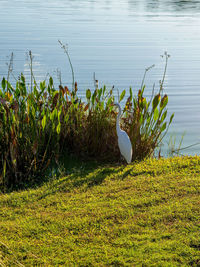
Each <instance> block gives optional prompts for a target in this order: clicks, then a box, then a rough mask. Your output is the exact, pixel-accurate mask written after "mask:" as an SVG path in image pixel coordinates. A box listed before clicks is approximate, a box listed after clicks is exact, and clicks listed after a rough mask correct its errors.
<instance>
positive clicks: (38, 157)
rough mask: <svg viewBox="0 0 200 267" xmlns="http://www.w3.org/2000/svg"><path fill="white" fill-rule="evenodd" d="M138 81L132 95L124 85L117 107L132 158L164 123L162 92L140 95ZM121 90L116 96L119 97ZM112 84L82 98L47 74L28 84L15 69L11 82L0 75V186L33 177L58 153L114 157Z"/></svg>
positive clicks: (150, 149)
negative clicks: (120, 109)
mask: <svg viewBox="0 0 200 267" xmlns="http://www.w3.org/2000/svg"><path fill="white" fill-rule="evenodd" d="M144 89H145V87H144V86H143V87H142V89H141V90H139V91H138V94H137V95H136V96H133V92H132V89H131V88H130V90H129V96H128V97H127V99H126V101H125V105H124V109H123V115H122V119H121V128H122V129H124V130H125V131H127V133H128V134H129V136H130V139H131V142H132V146H133V160H141V159H143V158H145V157H148V156H152V155H153V153H154V151H155V148H157V147H158V146H159V145H160V143H161V141H162V138H163V137H164V135H165V134H166V132H167V130H168V128H169V125H170V124H171V122H172V119H173V115H172V116H171V117H170V120H169V122H168V123H167V109H166V106H167V103H168V97H167V95H164V96H163V95H162V87H160V90H159V92H158V94H152V97H151V99H150V100H147V98H145V97H144ZM125 94H126V91H125V90H124V91H123V92H122V93H121V95H120V98H119V101H120V102H121V101H122V100H124V99H125ZM114 101H115V97H114V94H113V90H112V89H111V90H109V91H108V90H107V89H106V87H105V86H104V87H103V88H100V89H99V88H96V89H95V90H94V91H93V92H92V91H91V90H90V89H87V90H86V101H85V102H82V101H81V99H80V98H79V97H78V87H77V84H76V83H75V85H74V88H73V89H72V91H70V90H69V89H68V88H67V87H63V86H59V88H58V90H56V89H55V87H54V83H53V79H52V78H51V77H50V79H49V82H48V84H46V83H45V81H43V82H41V83H40V86H39V87H38V86H37V83H36V82H34V85H32V84H31V90H30V89H29V88H28V86H27V84H26V81H25V77H24V75H23V74H21V76H20V78H19V80H18V81H17V82H16V85H15V88H14V87H13V86H12V85H11V84H10V83H9V82H8V81H6V80H5V78H3V79H2V82H1V89H0V151H1V157H0V186H1V190H6V189H7V188H12V187H15V188H16V187H21V186H24V185H26V184H29V183H35V182H36V180H37V179H38V178H39V177H42V175H43V174H44V172H45V170H46V169H47V168H48V167H49V166H50V164H51V163H52V161H54V162H56V163H58V162H59V158H60V156H62V157H63V155H65V154H68V155H69V154H74V155H76V156H77V157H80V158H84V159H88V158H93V159H96V160H101V161H105V160H106V161H113V162H114V161H119V159H120V153H119V148H118V144H117V135H116V127H115V125H116V111H115V109H114V107H113V105H112V104H113V102H114Z"/></svg>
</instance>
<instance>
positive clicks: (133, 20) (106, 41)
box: [0, 0, 200, 155]
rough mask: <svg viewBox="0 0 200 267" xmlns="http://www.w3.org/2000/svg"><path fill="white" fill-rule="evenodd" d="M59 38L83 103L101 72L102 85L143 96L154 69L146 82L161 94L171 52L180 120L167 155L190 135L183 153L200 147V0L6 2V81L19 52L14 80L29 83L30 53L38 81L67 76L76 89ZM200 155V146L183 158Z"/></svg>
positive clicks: (2, 17)
mask: <svg viewBox="0 0 200 267" xmlns="http://www.w3.org/2000/svg"><path fill="white" fill-rule="evenodd" d="M58 39H59V40H61V41H62V42H63V43H65V44H66V43H67V44H68V51H69V53H70V56H71V60H72V63H73V67H74V71H75V79H76V81H77V82H78V87H79V89H80V92H79V95H80V96H82V97H84V90H85V89H86V88H88V87H90V88H94V83H93V73H94V72H95V73H96V78H97V79H98V80H99V83H100V86H101V85H103V84H106V85H107V86H108V87H111V86H112V85H114V86H115V90H116V91H115V93H116V95H117V89H118V90H119V91H122V90H123V89H127V90H128V89H129V86H132V88H133V90H134V91H135V92H137V90H138V88H139V87H140V85H141V81H142V77H143V74H144V70H145V68H147V67H149V66H150V65H152V64H155V67H154V68H153V69H152V70H151V71H149V72H148V74H147V77H146V81H145V84H146V94H147V95H149V94H150V93H151V90H152V87H153V84H154V83H155V84H156V88H157V89H158V87H159V80H160V79H161V78H162V73H163V69H164V60H163V59H162V58H161V57H160V55H162V54H163V53H164V52H165V51H167V52H168V53H169V54H170V55H171V57H170V59H169V63H168V70H167V75H166V80H165V86H164V92H166V93H167V94H168V96H169V107H168V109H169V113H170V114H171V113H172V112H175V117H174V121H173V124H172V126H171V127H170V130H169V133H168V135H167V137H166V138H165V144H166V145H165V147H164V148H163V151H164V152H166V150H167V147H168V145H167V142H168V140H169V137H170V135H171V134H173V136H176V140H177V145H178V143H179V140H180V139H181V136H182V134H183V133H184V132H185V136H184V139H183V145H182V146H183V147H185V146H189V145H191V144H194V143H198V142H200V123H199V121H200V53H199V51H200V1H197V0H196V1H192V0H188V1H187V0H184V1H183V0H182V1H178V0H176V1H172V0H166V1H158V0H146V1H145V0H135V1H134V0H118V1H114V0H85V1H83V0H73V1H69V0H57V1H56V0H46V1H39V0H34V1H33V0H29V1H24V0H1V1H0V78H2V77H3V76H7V70H8V66H7V64H8V63H9V58H10V55H11V53H12V52H13V53H14V61H13V74H14V75H15V77H17V76H18V75H19V74H20V73H21V72H24V73H25V74H26V76H27V77H28V76H29V73H30V71H29V62H28V59H27V53H28V51H29V50H31V51H32V53H33V55H34V63H33V69H34V73H35V77H36V79H37V80H38V81H39V80H43V79H45V77H46V75H47V73H49V74H50V75H51V76H53V77H54V79H55V80H56V82H57V83H58V82H59V73H61V80H62V83H63V84H66V85H68V86H70V85H71V82H72V79H71V72H70V66H69V63H68V61H67V57H66V55H65V54H64V53H63V50H62V49H61V47H60V45H59V43H58ZM12 80H13V78H12ZM81 89H82V91H81ZM199 151H200V145H197V146H193V147H190V148H188V149H185V150H183V153H184V154H189V155H193V154H199ZM164 152H163V153H164Z"/></svg>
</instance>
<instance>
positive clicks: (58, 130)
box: [56, 122, 61, 134]
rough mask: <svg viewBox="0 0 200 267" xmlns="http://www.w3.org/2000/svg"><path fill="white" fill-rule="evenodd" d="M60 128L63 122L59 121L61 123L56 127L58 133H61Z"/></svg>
mask: <svg viewBox="0 0 200 267" xmlns="http://www.w3.org/2000/svg"><path fill="white" fill-rule="evenodd" d="M60 130H61V124H60V122H59V123H58V126H57V127H56V132H57V134H59V133H60Z"/></svg>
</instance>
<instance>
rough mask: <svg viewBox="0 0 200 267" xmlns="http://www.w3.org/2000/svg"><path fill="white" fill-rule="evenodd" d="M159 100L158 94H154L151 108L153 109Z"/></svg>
mask: <svg viewBox="0 0 200 267" xmlns="http://www.w3.org/2000/svg"><path fill="white" fill-rule="evenodd" d="M159 101H160V94H158V95H156V96H155V97H154V99H153V103H152V106H153V109H155V108H156V107H157V106H158V103H159Z"/></svg>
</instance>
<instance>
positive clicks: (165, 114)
mask: <svg viewBox="0 0 200 267" xmlns="http://www.w3.org/2000/svg"><path fill="white" fill-rule="evenodd" d="M166 116H167V110H165V112H164V113H163V114H162V117H161V119H160V121H161V123H162V122H163V121H164V120H165V118H166Z"/></svg>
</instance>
